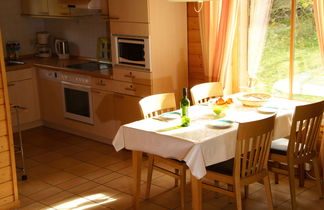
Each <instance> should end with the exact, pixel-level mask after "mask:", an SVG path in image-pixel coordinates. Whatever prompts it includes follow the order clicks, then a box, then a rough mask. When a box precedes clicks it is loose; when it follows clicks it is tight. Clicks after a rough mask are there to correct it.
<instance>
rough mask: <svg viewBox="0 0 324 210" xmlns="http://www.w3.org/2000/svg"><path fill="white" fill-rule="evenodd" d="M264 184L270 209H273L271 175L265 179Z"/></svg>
mask: <svg viewBox="0 0 324 210" xmlns="http://www.w3.org/2000/svg"><path fill="white" fill-rule="evenodd" d="M263 184H264V189H265V192H266V195H267V200H268V209H273V202H272V193H271V187H270V179H269V175H268V176H266V177H264V178H263Z"/></svg>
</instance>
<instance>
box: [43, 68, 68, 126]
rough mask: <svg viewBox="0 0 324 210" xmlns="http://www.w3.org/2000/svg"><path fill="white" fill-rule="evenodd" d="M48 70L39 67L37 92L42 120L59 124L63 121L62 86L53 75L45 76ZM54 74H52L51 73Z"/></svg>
mask: <svg viewBox="0 0 324 210" xmlns="http://www.w3.org/2000/svg"><path fill="white" fill-rule="evenodd" d="M48 72H49V71H47V70H43V69H39V74H38V75H39V77H38V78H39V79H38V92H39V99H40V107H41V116H42V120H43V121H45V122H50V123H57V124H61V123H62V121H63V97H62V87H61V83H60V81H59V80H57V79H56V78H55V77H53V78H49V77H47V73H48ZM53 75H54V74H53Z"/></svg>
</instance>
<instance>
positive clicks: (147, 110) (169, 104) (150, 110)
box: [139, 93, 188, 209]
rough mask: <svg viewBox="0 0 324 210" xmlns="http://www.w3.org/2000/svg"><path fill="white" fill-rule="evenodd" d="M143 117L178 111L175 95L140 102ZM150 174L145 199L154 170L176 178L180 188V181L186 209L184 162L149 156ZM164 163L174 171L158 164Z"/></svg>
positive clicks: (181, 199) (181, 197)
mask: <svg viewBox="0 0 324 210" xmlns="http://www.w3.org/2000/svg"><path fill="white" fill-rule="evenodd" d="M139 103H140V106H141V109H142V113H143V117H144V118H145V119H146V118H152V117H155V116H158V115H160V114H163V113H165V112H170V111H173V110H175V109H176V103H175V96H174V93H164V94H157V95H152V96H147V97H145V98H143V99H142V100H140V101H139ZM148 157H149V159H148V174H147V188H146V193H145V197H146V198H147V199H148V198H149V196H150V189H151V183H152V173H153V169H156V170H158V171H160V172H162V173H165V174H167V175H169V176H172V177H174V178H175V186H178V180H180V202H181V209H184V205H185V196H184V193H185V185H186V169H187V168H188V167H187V165H186V163H185V162H184V161H178V160H175V159H168V158H163V157H160V156H157V155H152V154H148ZM158 162H160V163H164V164H166V165H167V166H169V167H171V168H174V171H170V170H168V169H166V168H163V167H162V166H160V165H156V163H158Z"/></svg>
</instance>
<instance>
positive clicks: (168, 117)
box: [160, 114, 180, 120]
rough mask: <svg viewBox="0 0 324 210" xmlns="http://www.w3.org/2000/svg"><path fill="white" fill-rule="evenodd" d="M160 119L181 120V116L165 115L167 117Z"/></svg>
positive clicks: (163, 116)
mask: <svg viewBox="0 0 324 210" xmlns="http://www.w3.org/2000/svg"><path fill="white" fill-rule="evenodd" d="M160 117H162V118H163V119H166V120H175V119H178V118H180V115H178V114H165V115H161V116H160Z"/></svg>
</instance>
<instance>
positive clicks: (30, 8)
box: [21, 0, 71, 17]
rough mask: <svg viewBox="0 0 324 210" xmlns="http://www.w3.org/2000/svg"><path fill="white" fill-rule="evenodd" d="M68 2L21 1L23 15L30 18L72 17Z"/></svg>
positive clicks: (59, 0) (48, 0)
mask: <svg viewBox="0 0 324 210" xmlns="http://www.w3.org/2000/svg"><path fill="white" fill-rule="evenodd" d="M68 2H69V1H68V0H21V14H22V15H30V16H52V17H65V16H70V14H71V13H70V8H68Z"/></svg>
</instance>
